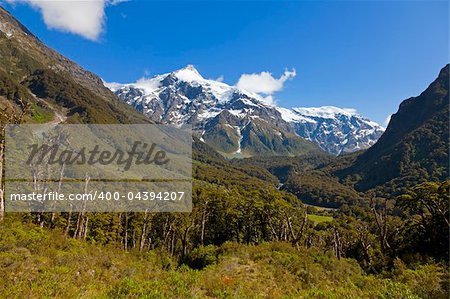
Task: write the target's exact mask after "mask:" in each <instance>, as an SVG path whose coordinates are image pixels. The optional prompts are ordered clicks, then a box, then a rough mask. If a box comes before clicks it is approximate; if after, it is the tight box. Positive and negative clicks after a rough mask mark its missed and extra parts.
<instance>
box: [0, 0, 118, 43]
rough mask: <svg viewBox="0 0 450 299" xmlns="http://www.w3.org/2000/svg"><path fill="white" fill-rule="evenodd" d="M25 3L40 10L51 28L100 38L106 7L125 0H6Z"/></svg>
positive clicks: (89, 37)
mask: <svg viewBox="0 0 450 299" xmlns="http://www.w3.org/2000/svg"><path fill="white" fill-rule="evenodd" d="M6 1H8V2H9V3H25V4H28V5H30V6H32V7H33V8H35V9H37V10H39V11H40V12H41V14H42V17H43V19H44V22H45V24H46V25H47V27H48V28H50V29H56V30H60V31H63V32H70V33H74V34H77V35H81V36H82V37H84V38H87V39H89V40H93V41H96V40H98V38H99V36H100V34H101V33H102V31H103V28H104V22H105V7H106V6H107V5H117V4H119V3H121V2H124V1H123V0H52V1H48V0H6Z"/></svg>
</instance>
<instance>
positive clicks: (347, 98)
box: [6, 0, 449, 124]
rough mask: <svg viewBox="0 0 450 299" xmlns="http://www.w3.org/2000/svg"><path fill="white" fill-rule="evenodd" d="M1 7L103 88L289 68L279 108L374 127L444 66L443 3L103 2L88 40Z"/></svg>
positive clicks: (22, 9) (231, 79)
mask: <svg viewBox="0 0 450 299" xmlns="http://www.w3.org/2000/svg"><path fill="white" fill-rule="evenodd" d="M21 1H25V2H27V1H30V0H21ZM6 8H7V9H8V10H9V11H10V12H11V13H12V14H13V15H14V16H16V17H17V18H18V19H19V20H20V21H21V22H22V23H24V24H25V26H27V27H28V28H29V29H30V30H31V31H32V32H34V33H35V34H36V35H37V36H38V37H39V38H40V39H41V40H42V41H43V42H45V43H46V44H48V45H49V46H50V47H52V48H54V49H56V50H57V51H59V52H61V53H62V54H63V55H65V56H67V57H69V58H71V59H73V60H74V61H76V62H77V63H79V64H80V65H82V66H83V67H85V68H87V69H89V70H91V71H93V72H94V73H96V74H98V75H100V76H101V77H102V78H103V79H104V80H105V81H108V82H110V81H115V82H123V83H125V82H134V81H136V80H137V79H139V78H141V77H142V76H144V75H146V76H152V75H155V74H159V73H165V72H169V71H172V70H175V69H178V68H181V67H183V66H185V65H187V64H194V65H195V66H196V67H197V69H198V70H199V71H200V72H201V73H202V75H203V76H204V77H206V78H217V77H220V76H223V78H224V81H225V82H226V83H228V84H236V83H237V81H238V79H239V78H240V76H241V75H242V74H251V73H260V72H263V71H267V72H271V73H272V74H273V76H274V77H277V78H278V77H280V76H281V75H282V74H283V72H284V71H285V69H286V68H287V69H289V70H292V69H295V70H296V74H297V75H296V77H295V78H292V79H291V80H288V81H286V82H285V83H284V86H283V90H281V91H279V92H276V93H274V97H275V98H276V101H277V103H278V104H279V105H280V106H285V107H296V106H322V105H334V106H338V107H350V108H355V109H357V110H358V111H359V112H360V113H361V114H362V115H365V116H367V117H369V118H371V119H373V120H375V121H377V122H379V123H380V124H383V123H384V121H385V119H386V117H387V116H388V115H389V114H391V113H393V112H395V111H396V110H397V108H398V105H399V103H400V102H401V101H402V100H403V99H405V98H408V97H410V96H414V95H417V94H419V93H420V92H421V91H423V90H424V89H425V88H426V87H427V86H428V84H429V83H431V81H432V80H434V78H435V77H436V76H437V74H438V72H439V70H440V69H441V68H442V67H443V66H444V65H445V64H446V63H448V61H449V56H448V54H449V48H448V47H449V38H448V37H449V32H448V30H449V29H448V27H449V17H448V13H449V7H448V2H447V1H441V2H431V1H411V2H409V1H397V2H393V1H373V2H372V1H370V2H369V1H352V2H344V1H328V2H317V1H308V2H301V1H295V2H279V1H227V2H219V1H209V2H206V1H201V2H196V1H178V2H175V1H129V2H124V3H120V4H116V5H106V8H105V10H104V14H105V15H104V23H103V27H102V28H103V30H101V28H100V27H99V28H100V32H98V30H97V31H96V32H94V34H92V35H87V34H86V33H85V32H86V31H83V32H82V33H81V34H74V33H68V32H65V31H72V32H77V31H74V30H70V29H66V30H65V31H61V30H58V28H60V27H58V26H56V25H53V26H51V25H50V26H49V24H48V20H46V22H44V21H43V17H42V14H41V13H42V10H41V11H39V9H37V8H36V7H34V8H32V7H31V6H30V5H26V4H16V5H13V6H11V5H8V4H6ZM101 17H102V16H101ZM46 23H47V24H46ZM82 23H83V24H84V25H85V27H86V26H91V23H89V22H82ZM76 25H77V24H75V26H76ZM97 25H98V24H97ZM100 25H101V24H100ZM92 26H94V25H92ZM49 27H53V28H49ZM55 28H56V29H55ZM99 28H97V29H99ZM83 30H86V28H83ZM87 30H89V28H88V29H87ZM80 32H81V31H80ZM78 33H79V32H78Z"/></svg>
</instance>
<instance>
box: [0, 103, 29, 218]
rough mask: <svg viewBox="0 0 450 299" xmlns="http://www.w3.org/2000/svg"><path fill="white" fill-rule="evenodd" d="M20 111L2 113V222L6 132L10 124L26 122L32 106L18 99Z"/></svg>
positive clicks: (0, 167)
mask: <svg viewBox="0 0 450 299" xmlns="http://www.w3.org/2000/svg"><path fill="white" fill-rule="evenodd" d="M16 102H17V103H18V104H19V108H20V111H17V110H16V109H13V108H9V109H6V110H3V111H0V221H3V219H4V218H5V198H4V193H5V184H4V176H3V171H4V162H5V159H4V155H5V134H6V132H5V130H6V126H7V125H8V124H21V123H23V121H24V118H25V115H26V114H27V113H28V112H29V110H30V104H29V103H25V102H23V101H22V99H20V98H19V99H17V100H16Z"/></svg>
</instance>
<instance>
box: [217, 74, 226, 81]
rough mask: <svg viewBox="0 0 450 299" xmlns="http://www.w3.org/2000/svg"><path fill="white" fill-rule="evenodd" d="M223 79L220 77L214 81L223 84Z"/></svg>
mask: <svg viewBox="0 0 450 299" xmlns="http://www.w3.org/2000/svg"><path fill="white" fill-rule="evenodd" d="M224 79H225V78H224V77H223V75H220V76H219V77H217V78H216V80H215V81H217V82H223V80H224Z"/></svg>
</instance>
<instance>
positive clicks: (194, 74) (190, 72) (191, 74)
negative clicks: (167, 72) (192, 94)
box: [172, 64, 205, 82]
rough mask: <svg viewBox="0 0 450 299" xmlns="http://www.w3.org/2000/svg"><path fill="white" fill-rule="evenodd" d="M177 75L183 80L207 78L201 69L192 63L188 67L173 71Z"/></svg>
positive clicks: (190, 80)
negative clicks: (201, 72)
mask: <svg viewBox="0 0 450 299" xmlns="http://www.w3.org/2000/svg"><path fill="white" fill-rule="evenodd" d="M172 74H174V76H175V77H177V78H178V79H179V80H181V81H185V82H192V81H203V80H205V79H204V78H203V77H202V75H200V73H199V71H198V70H197V69H196V68H195V67H194V66H193V65H192V64H189V65H187V66H186V67H184V68H182V69H179V70H177V71H175V72H173V73H172Z"/></svg>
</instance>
